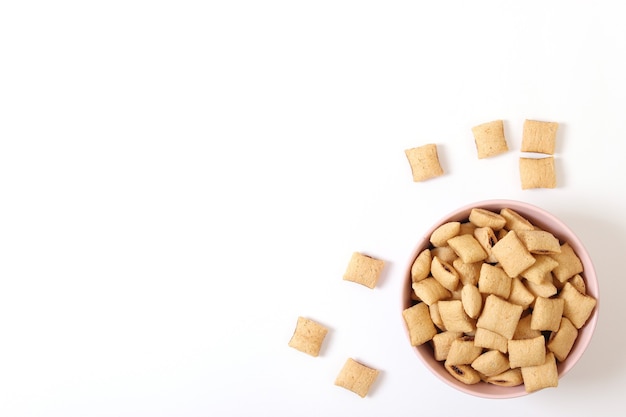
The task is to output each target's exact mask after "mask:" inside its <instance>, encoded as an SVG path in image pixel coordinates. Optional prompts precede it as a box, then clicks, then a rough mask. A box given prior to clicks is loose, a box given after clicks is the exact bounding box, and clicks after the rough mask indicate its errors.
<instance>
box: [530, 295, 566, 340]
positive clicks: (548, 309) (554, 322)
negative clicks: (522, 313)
mask: <svg viewBox="0 0 626 417" xmlns="http://www.w3.org/2000/svg"><path fill="white" fill-rule="evenodd" d="M563 306H564V301H563V300H562V299H560V298H544V297H537V299H536V300H535V307H534V308H533V314H532V320H531V321H530V327H531V329H535V330H549V331H552V332H555V331H557V330H559V326H560V324H561V317H562V316H563Z"/></svg>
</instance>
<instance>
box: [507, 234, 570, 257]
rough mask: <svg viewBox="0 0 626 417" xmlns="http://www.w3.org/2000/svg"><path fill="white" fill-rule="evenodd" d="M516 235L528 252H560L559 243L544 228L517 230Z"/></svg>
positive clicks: (536, 253) (543, 253)
mask: <svg viewBox="0 0 626 417" xmlns="http://www.w3.org/2000/svg"><path fill="white" fill-rule="evenodd" d="M517 235H518V237H519V238H520V240H521V241H522V242H523V243H524V246H526V248H527V249H528V251H529V252H530V253H533V254H535V255H549V254H553V253H561V244H560V243H559V239H557V238H556V237H555V236H554V235H553V234H552V233H550V232H546V231H545V230H519V231H518V232H517Z"/></svg>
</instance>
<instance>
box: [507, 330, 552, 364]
mask: <svg viewBox="0 0 626 417" xmlns="http://www.w3.org/2000/svg"><path fill="white" fill-rule="evenodd" d="M545 358H546V339H544V337H543V335H539V336H537V337H535V338H533V339H520V340H515V339H511V340H509V363H510V364H511V368H523V367H525V366H537V365H541V364H543V363H544V362H545Z"/></svg>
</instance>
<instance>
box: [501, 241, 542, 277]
mask: <svg viewBox="0 0 626 417" xmlns="http://www.w3.org/2000/svg"><path fill="white" fill-rule="evenodd" d="M491 253H493V255H494V256H495V257H496V259H497V260H498V262H500V265H501V266H502V269H504V272H506V274H507V275H508V276H510V277H511V278H515V277H517V276H518V275H519V274H521V273H522V272H523V271H525V270H527V269H528V268H529V267H530V266H531V265H532V264H534V263H535V262H536V260H535V257H534V256H532V255H531V254H530V252H529V251H528V249H526V246H524V244H523V243H522V241H521V240H520V239H519V238H518V237H517V233H516V232H515V231H514V230H511V231H510V232H509V233H507V234H506V235H505V236H504V237H503V238H502V239H500V240H498V242H497V243H496V244H495V245H493V247H492V248H491Z"/></svg>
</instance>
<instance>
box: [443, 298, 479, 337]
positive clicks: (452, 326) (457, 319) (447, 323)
mask: <svg viewBox="0 0 626 417" xmlns="http://www.w3.org/2000/svg"><path fill="white" fill-rule="evenodd" d="M437 305H438V306H439V315H440V316H441V320H442V321H443V325H444V327H445V328H446V330H449V331H453V332H463V333H468V332H472V331H474V329H475V328H476V326H475V324H474V321H473V320H472V319H471V318H470V317H468V316H467V314H465V310H464V309H463V302H462V301H461V300H448V301H443V300H442V301H438V302H437Z"/></svg>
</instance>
